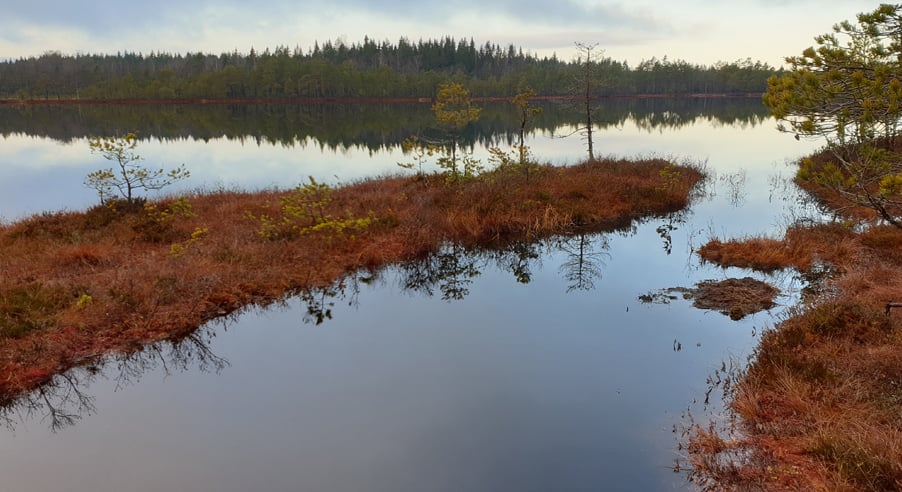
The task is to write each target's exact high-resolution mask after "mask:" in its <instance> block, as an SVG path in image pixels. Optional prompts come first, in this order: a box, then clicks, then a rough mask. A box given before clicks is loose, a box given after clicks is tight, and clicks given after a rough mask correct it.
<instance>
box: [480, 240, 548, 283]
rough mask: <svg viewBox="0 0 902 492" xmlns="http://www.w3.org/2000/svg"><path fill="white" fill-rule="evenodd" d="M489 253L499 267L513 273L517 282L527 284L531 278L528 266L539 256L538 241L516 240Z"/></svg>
mask: <svg viewBox="0 0 902 492" xmlns="http://www.w3.org/2000/svg"><path fill="white" fill-rule="evenodd" d="M490 254H491V255H492V256H493V257H494V260H495V263H496V264H497V265H498V267H499V268H501V269H502V270H508V271H510V272H511V273H513V274H514V278H516V279H517V282H519V283H521V284H528V283H529V282H530V281H531V280H532V271H531V270H530V266H531V265H532V263H534V262H535V261H536V260H538V259H539V256H540V251H539V243H532V242H528V241H517V242H513V243H511V244H508V245H507V246H504V247H502V248H500V249H497V250H494V251H491V252H490Z"/></svg>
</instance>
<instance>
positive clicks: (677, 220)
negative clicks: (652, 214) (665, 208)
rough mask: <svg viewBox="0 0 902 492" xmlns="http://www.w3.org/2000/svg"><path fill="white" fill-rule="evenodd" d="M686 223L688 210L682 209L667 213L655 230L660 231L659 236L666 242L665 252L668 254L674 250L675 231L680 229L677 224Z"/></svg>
mask: <svg viewBox="0 0 902 492" xmlns="http://www.w3.org/2000/svg"><path fill="white" fill-rule="evenodd" d="M685 223H686V211H685V210H681V211H679V212H674V213H671V214H667V216H666V217H665V218H664V221H663V222H662V223H661V225H659V226H658V227H656V228H655V231H656V232H657V233H658V236H661V241H663V243H664V252H665V253H667V254H668V255H669V254H670V253H671V252H673V235H672V234H673V231H676V230H677V229H678V227H677V226H679V225H682V224H685Z"/></svg>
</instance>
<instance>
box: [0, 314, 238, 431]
mask: <svg viewBox="0 0 902 492" xmlns="http://www.w3.org/2000/svg"><path fill="white" fill-rule="evenodd" d="M215 336H216V331H215V328H214V327H213V326H212V325H207V326H204V327H201V328H200V329H198V330H196V331H194V332H192V333H191V334H189V335H187V336H185V337H183V338H180V339H177V340H167V341H163V342H159V343H155V344H151V345H147V346H145V347H142V348H141V349H140V350H136V351H134V352H130V353H127V354H115V355H110V356H108V357H105V358H103V359H100V360H97V361H94V362H92V363H90V364H87V365H84V366H81V367H76V368H74V369H72V370H69V371H67V372H65V373H63V374H58V375H56V376H54V377H53V378H52V379H51V380H50V382H48V383H47V384H44V385H42V386H41V387H39V388H37V389H35V390H34V391H32V392H30V393H27V394H24V395H20V396H18V397H16V398H13V399H11V400H9V401H6V402H0V423H2V424H3V425H4V426H5V427H7V428H8V429H10V430H15V428H16V426H17V424H19V423H22V422H26V421H30V420H34V419H38V420H40V421H41V422H43V423H46V424H47V426H48V427H49V428H50V430H51V431H52V432H57V431H59V430H61V429H64V428H66V427H68V426H71V425H74V424H76V423H78V421H79V420H81V419H82V417H86V416H90V415H92V414H94V413H95V412H96V411H97V408H96V407H95V405H94V398H93V397H92V396H91V395H89V394H88V393H87V392H86V390H87V388H88V387H90V386H91V385H92V384H93V383H95V382H96V381H97V379H98V378H104V379H110V380H112V381H114V382H115V388H116V390H119V389H122V388H124V387H126V386H129V385H132V384H136V383H138V382H139V381H140V380H141V378H142V377H143V376H144V374H146V373H148V372H150V371H154V370H158V369H161V370H162V371H163V374H164V375H169V374H172V373H177V372H185V371H191V370H195V369H196V370H198V371H201V372H213V373H217V374H218V373H219V372H220V371H222V370H223V369H225V368H226V367H228V365H229V361H228V360H226V359H224V358H222V357H220V356H218V355H216V353H214V352H213V350H212V349H211V347H210V344H211V342H212V340H213V338H215Z"/></svg>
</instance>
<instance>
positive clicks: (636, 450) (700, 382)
mask: <svg viewBox="0 0 902 492" xmlns="http://www.w3.org/2000/svg"><path fill="white" fill-rule="evenodd" d="M561 133H562V134H563V133H565V132H561ZM7 143H9V145H7V144H4V145H3V146H2V147H0V173H2V177H3V180H2V185H0V186H2V187H3V190H2V192H0V207H2V208H0V213H2V214H5V215H6V216H7V217H12V216H16V215H20V214H23V213H29V212H32V211H40V210H44V209H47V208H58V207H60V206H63V207H71V208H76V207H78V206H79V205H83V204H89V203H91V202H92V200H93V199H94V197H93V195H92V192H91V191H90V190H86V189H84V188H83V187H82V186H81V177H82V176H83V175H84V174H85V173H86V172H87V171H89V170H91V169H93V168H95V167H98V165H99V164H98V160H97V159H96V158H93V157H92V156H90V155H89V153H88V152H87V144H86V143H84V142H76V143H75V144H73V145H67V146H63V145H59V144H56V143H54V142H52V141H49V140H43V139H31V138H28V137H11V138H10V139H8V142H7ZM530 146H531V147H532V149H533V151H534V153H535V154H536V155H537V156H540V157H541V158H543V159H548V160H551V161H552V162H555V163H568V162H574V161H576V160H578V159H580V158H582V157H583V155H584V154H583V153H584V149H583V146H582V142H581V141H580V140H579V137H578V136H573V137H570V138H567V139H552V138H549V137H548V136H545V135H538V136H535V137H534V138H533V140H532V141H531V142H530ZM810 148H811V146H810V145H808V144H799V143H798V142H796V141H795V140H793V139H792V138H789V137H787V136H785V135H781V134H779V133H777V132H776V131H775V130H773V129H772V128H771V127H769V126H768V125H761V126H758V127H753V128H746V129H739V128H732V127H723V126H720V127H712V126H709V125H707V124H705V123H697V124H694V125H692V126H688V127H683V128H681V129H679V130H675V131H662V132H652V133H649V132H646V131H643V130H639V129H636V128H635V127H632V126H630V125H626V126H625V127H624V128H623V129H620V130H616V129H615V130H611V131H607V132H604V133H601V134H599V135H598V139H597V140H596V149H598V150H597V152H598V155H616V156H646V155H651V154H654V155H659V156H677V157H680V158H691V159H698V160H706V161H707V166H708V168H709V169H710V170H711V171H713V172H714V173H716V174H719V175H727V174H730V173H736V172H737V171H741V170H745V171H746V189H745V190H744V192H745V202H744V204H743V205H742V206H734V204H733V203H731V200H730V197H729V193H728V190H725V189H723V188H724V187H723V185H722V184H721V182H720V181H717V184H716V185H714V189H715V191H716V193H715V194H714V196H711V197H708V198H705V199H702V200H701V201H700V203H698V204H696V205H695V206H694V207H693V210H692V212H691V213H690V214H689V215H688V221H687V223H685V224H676V227H677V228H676V230H675V231H674V232H673V234H672V240H673V252H672V254H670V255H668V254H667V253H666V252H665V250H664V248H663V245H662V240H661V238H660V237H659V236H658V233H657V232H656V231H655V228H656V227H658V226H659V225H662V224H664V223H665V220H664V219H652V220H650V221H648V222H647V223H645V224H642V225H640V226H639V227H638V228H637V230H636V232H635V234H634V235H630V236H621V235H618V234H611V235H609V249H607V250H605V251H600V250H597V249H596V251H597V252H599V253H603V254H602V255H599V256H598V259H599V262H600V270H601V272H602V275H601V277H600V278H596V279H594V284H595V289H594V290H589V291H573V292H570V293H567V290H568V282H567V280H566V279H565V278H564V277H563V275H562V271H561V266H562V265H563V264H564V263H565V262H566V261H567V260H568V258H567V256H566V255H565V254H564V253H563V252H561V251H554V250H552V251H545V252H544V254H543V255H542V257H541V259H540V260H539V261H537V262H535V263H534V264H533V266H532V272H533V277H532V282H531V283H529V284H527V285H521V284H518V283H516V282H515V280H514V276H513V274H512V273H511V272H509V271H502V270H500V269H498V268H496V267H494V266H488V267H486V268H484V269H483V272H482V274H481V275H480V276H479V277H477V278H476V279H475V280H474V281H473V282H472V283H471V284H470V285H468V288H469V290H470V294H469V295H468V296H467V297H466V298H464V299H463V300H462V301H454V302H444V301H442V300H441V299H440V298H439V296H435V297H432V298H424V297H422V296H420V295H416V294H412V293H409V292H401V291H400V289H399V287H398V286H399V285H400V281H399V278H398V275H399V273H398V269H397V268H392V269H390V270H389V271H388V272H387V273H385V274H384V277H383V281H382V282H376V285H375V286H374V287H367V286H364V287H363V289H362V292H361V294H360V297H359V305H355V306H349V305H348V302H347V301H348V299H343V300H338V301H337V302H336V304H335V307H334V310H333V318H334V319H333V320H330V321H326V322H325V323H324V324H323V325H321V326H312V325H305V324H304V323H303V321H302V318H303V315H304V312H305V306H304V305H303V304H302V303H301V302H299V301H296V300H293V301H291V302H289V304H288V306H286V307H285V309H275V308H274V309H270V310H267V311H264V312H261V313H248V314H245V315H243V316H241V317H240V318H239V319H238V320H237V321H236V322H235V323H234V324H233V325H232V326H231V327H230V328H229V330H227V331H224V330H219V335H218V336H217V338H216V339H215V343H214V345H213V347H212V349H213V350H214V351H215V352H216V353H217V354H218V355H220V356H223V357H226V358H227V359H228V360H229V361H230V362H231V367H229V368H227V369H225V370H224V372H223V373H222V374H221V375H218V376H215V375H211V374H204V373H201V372H198V371H190V372H188V373H181V374H174V375H171V376H169V377H164V375H163V374H162V372H161V371H160V370H159V368H158V369H157V370H155V371H152V372H151V373H149V374H146V375H145V376H144V380H143V381H142V382H141V384H139V385H134V386H129V387H126V388H124V389H120V390H118V391H117V390H115V384H114V382H113V381H99V382H98V383H97V384H95V385H93V387H91V388H90V393H91V394H92V395H93V396H96V398H97V400H96V402H95V404H96V406H97V408H98V412H99V414H98V415H94V416H89V417H86V418H84V419H83V420H82V421H81V422H80V423H78V424H77V425H75V426H74V427H71V428H67V429H64V430H63V431H62V432H60V433H58V434H56V435H50V434H49V433H48V432H47V431H46V426H45V424H44V423H42V422H39V421H37V420H29V421H27V423H26V424H25V425H22V426H20V427H19V428H18V429H17V431H16V432H15V433H2V435H0V456H4V459H2V460H0V476H3V477H4V485H5V486H9V487H11V490H30V491H42V490H60V489H64V488H70V489H74V490H135V491H144V490H148V491H149V490H217V491H231V490H235V491H238V490H330V491H343V490H348V491H350V490H374V491H381V490H386V491H414V490H417V491H418V490H431V491H444V490H449V491H452V490H453V491H457V490H470V491H495V490H599V489H606V490H670V489H673V488H683V486H684V485H685V484H682V483H681V477H680V475H676V474H674V473H673V472H672V471H671V469H670V467H671V466H672V465H673V460H674V459H675V458H676V457H677V456H678V453H677V451H676V436H674V434H673V433H672V429H673V426H674V425H677V426H679V425H681V424H683V423H685V422H684V421H683V420H681V417H680V415H681V413H682V412H683V411H685V410H686V409H687V408H690V407H691V409H692V411H693V413H694V414H696V415H697V416H702V418H704V417H703V415H702V414H704V409H703V408H700V403H698V402H701V401H702V400H703V399H704V393H705V390H706V384H705V380H706V378H707V377H708V376H709V375H710V374H711V373H712V372H713V371H714V370H715V369H717V368H719V367H720V366H721V364H722V363H723V362H724V361H725V360H729V359H730V358H731V357H734V358H735V360H737V361H744V360H745V356H746V355H747V354H748V353H749V351H750V350H751V348H752V346H753V345H754V343H755V338H754V336H753V335H752V333H753V332H756V331H757V332H760V330H761V329H762V328H764V327H765V326H768V325H771V324H772V323H773V322H774V318H773V317H772V316H771V314H769V313H758V314H756V315H754V316H750V317H748V318H746V319H744V320H742V321H740V322H732V321H730V320H729V319H728V318H726V317H725V316H723V315H721V314H718V313H714V312H704V311H699V310H696V309H694V308H692V307H691V306H690V305H689V302H688V301H684V300H675V301H673V302H672V303H671V304H669V305H645V304H641V303H639V302H638V300H637V297H638V296H639V295H640V294H644V293H648V292H650V291H656V290H658V289H663V288H667V287H675V286H691V285H693V284H694V283H695V282H697V281H699V280H703V279H711V278H714V279H721V278H725V277H727V276H739V277H742V276H745V275H748V273H747V272H744V271H740V270H728V271H722V270H720V269H717V268H714V267H711V266H706V265H700V264H699V262H698V260H697V258H695V257H694V255H693V253H692V248H693V245H695V246H697V245H698V244H699V243H701V242H704V241H705V240H707V238H708V237H709V236H710V235H711V234H716V235H725V236H733V235H737V234H739V235H741V234H754V233H758V232H767V231H772V232H774V231H777V230H779V229H777V228H776V227H775V224H776V223H777V222H778V221H779V220H780V217H781V215H782V214H783V212H784V205H785V204H784V203H783V202H782V201H781V200H779V199H776V200H770V199H769V195H770V193H769V177H770V176H771V175H773V174H782V175H791V172H787V169H786V168H785V167H783V162H784V160H785V159H786V158H789V157H794V156H797V155H799V154H801V153H804V152H805V151H807V150H810ZM141 152H142V154H144V155H145V157H146V158H147V161H148V162H149V163H150V162H166V163H173V164H177V163H181V162H185V163H187V164H188V165H189V167H190V168H191V170H192V173H193V177H192V178H191V181H190V183H187V184H185V185H184V186H187V187H189V188H191V187H198V186H207V187H215V186H218V185H222V186H226V187H231V186H238V187H242V188H250V189H253V188H257V187H266V186H272V185H285V184H286V183H294V182H297V181H299V180H301V179H304V178H305V177H306V176H307V175H313V176H314V177H316V178H317V179H323V180H330V179H334V178H333V176H334V175H338V176H339V178H340V179H341V180H342V181H350V180H353V179H356V178H360V177H365V176H373V175H378V174H381V173H385V172H395V171H396V170H397V166H396V165H395V162H397V161H398V160H402V159H403V157H402V156H401V155H400V154H399V153H398V152H394V153H392V152H383V153H379V154H377V155H375V156H374V157H373V158H370V157H369V156H368V155H367V152H366V151H356V150H351V151H348V152H346V153H344V154H338V155H336V154H332V153H330V152H321V151H320V150H319V148H318V146H316V145H313V144H308V145H306V146H303V147H301V146H297V147H295V148H282V147H278V146H271V145H267V144H264V145H260V146H258V145H257V144H256V143H244V144H243V145H242V144H241V143H239V142H229V141H214V142H211V143H209V144H205V143H203V142H195V141H181V142H173V143H158V142H144V143H142V145H141ZM479 152H484V151H482V150H480V151H479ZM11 197H12V198H11ZM54 200H56V201H54ZM57 201H58V202H59V203H61V204H58V202H57ZM599 242H600V241H597V240H596V241H595V243H594V244H596V247H597V245H598V244H599ZM773 280H775V281H777V282H778V283H779V284H781V285H783V286H787V285H789V286H791V285H792V282H791V279H781V278H776V279H773ZM780 301H781V302H782V301H785V299H781V300H780ZM675 342H679V343H680V345H681V347H682V350H680V351H675V350H674V346H675ZM107 372H108V374H109V375H110V376H111V377H114V376H115V375H116V368H115V367H112V368H110V369H108V371H107ZM693 401H696V402H697V403H696V404H693V403H692V402H693ZM716 407H717V403H716V401H715V408H716ZM48 469H52V470H56V471H57V472H55V473H46V470H48Z"/></svg>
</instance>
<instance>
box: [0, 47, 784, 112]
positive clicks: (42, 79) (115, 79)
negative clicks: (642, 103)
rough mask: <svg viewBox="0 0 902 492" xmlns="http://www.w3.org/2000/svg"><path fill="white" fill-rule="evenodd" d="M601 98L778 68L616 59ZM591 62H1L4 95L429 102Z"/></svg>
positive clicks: (351, 55)
mask: <svg viewBox="0 0 902 492" xmlns="http://www.w3.org/2000/svg"><path fill="white" fill-rule="evenodd" d="M590 63H591V64H592V66H593V67H592V68H593V73H594V74H596V76H597V77H598V81H599V83H597V84H595V87H596V89H595V94H594V95H597V96H607V95H634V94H687V93H696V94H739V93H742V94H749V93H762V92H763V91H764V90H765V88H766V86H767V82H766V81H767V79H768V77H770V76H771V75H774V74H777V73H778V70H776V69H775V68H773V67H771V66H769V65H768V64H766V63H761V62H755V61H752V60H751V59H745V60H737V61H733V62H719V63H717V64H714V65H711V66H705V65H697V64H692V63H689V62H686V61H683V60H670V59H668V58H667V57H666V56H665V57H664V58H662V59H658V58H652V59H650V60H643V61H642V62H641V63H639V64H638V65H637V66H635V67H630V66H629V64H628V63H626V62H621V61H616V60H613V59H611V58H609V57H604V56H598V57H595V58H593V59H592V60H591V62H590ZM584 70H585V60H580V59H576V60H571V61H564V60H560V59H558V58H557V57H556V56H551V57H538V56H536V55H534V54H530V53H524V51H523V50H522V49H521V48H516V47H515V46H513V45H508V46H507V47H502V46H501V45H498V44H493V43H491V42H487V43H485V44H483V45H476V44H475V43H474V41H473V40H472V39H469V40H463V39H461V40H455V39H454V38H451V37H445V38H442V39H430V40H419V41H417V42H411V41H409V40H407V39H406V38H403V37H402V38H400V39H399V40H398V42H397V43H390V42H388V41H382V42H378V43H377V42H376V41H374V40H372V39H369V38H365V39H364V41H363V42H361V43H353V44H346V43H344V42H342V41H336V42H332V41H327V42H325V43H323V44H319V43H315V44H314V46H313V47H312V48H309V49H307V50H303V49H301V48H300V47H295V48H294V49H289V48H288V47H286V46H279V47H276V48H275V49H274V50H270V49H268V48H267V49H266V50H265V51H263V52H262V53H259V52H257V51H256V50H254V49H253V48H252V49H251V50H250V51H249V52H248V53H239V52H238V51H237V50H236V51H233V52H231V53H222V54H220V55H214V54H204V53H200V52H197V53H186V54H171V53H163V52H156V53H155V52H151V53H150V54H146V55H145V54H141V53H131V52H125V53H121V52H120V53H117V54H115V55H111V54H75V55H64V54H61V53H59V52H48V53H44V54H43V55H40V56H37V57H28V58H24V57H23V58H19V59H15V60H7V61H2V62H0V98H19V99H56V98H59V99H64V98H65V99H70V98H77V99H90V100H92V99H179V98H188V99H190V98H294V97H310V98H419V97H433V96H434V95H435V91H436V88H437V87H438V85H439V84H441V83H446V82H453V83H459V84H462V85H464V86H466V87H467V88H468V89H469V91H470V94H471V95H472V96H473V97H506V96H512V95H514V94H516V93H518V92H520V91H521V90H522V89H523V88H525V87H531V88H533V89H534V90H535V91H536V92H537V94H539V95H542V96H569V95H572V94H573V93H574V92H576V87H575V84H574V81H575V80H578V79H579V74H580V73H581V71H584Z"/></svg>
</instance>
